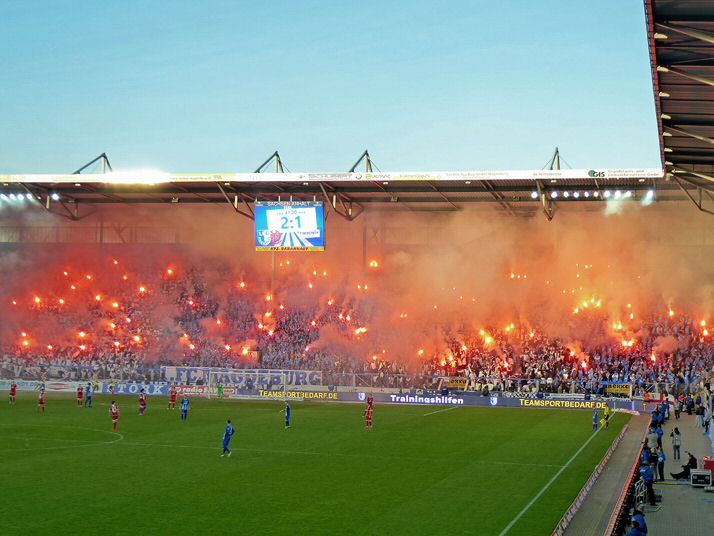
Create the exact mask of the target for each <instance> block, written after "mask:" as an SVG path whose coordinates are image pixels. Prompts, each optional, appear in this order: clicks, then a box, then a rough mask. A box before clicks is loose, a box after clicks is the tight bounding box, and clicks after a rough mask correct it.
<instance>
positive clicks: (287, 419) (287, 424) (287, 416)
mask: <svg viewBox="0 0 714 536" xmlns="http://www.w3.org/2000/svg"><path fill="white" fill-rule="evenodd" d="M283 413H285V429H286V430H287V429H288V428H290V403H289V402H288V401H287V400H286V401H285V409H284V410H283Z"/></svg>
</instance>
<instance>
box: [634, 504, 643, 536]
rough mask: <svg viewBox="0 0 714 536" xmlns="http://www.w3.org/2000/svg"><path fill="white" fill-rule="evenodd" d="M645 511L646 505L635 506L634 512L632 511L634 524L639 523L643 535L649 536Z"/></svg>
mask: <svg viewBox="0 0 714 536" xmlns="http://www.w3.org/2000/svg"><path fill="white" fill-rule="evenodd" d="M644 509H645V505H644V504H638V505H636V506H635V508H634V510H633V511H632V522H633V525H634V523H635V522H636V523H638V525H639V529H640V531H642V534H647V522H646V521H645V514H644V512H643V511H644Z"/></svg>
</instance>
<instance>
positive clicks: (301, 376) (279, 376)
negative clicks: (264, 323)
mask: <svg viewBox="0 0 714 536" xmlns="http://www.w3.org/2000/svg"><path fill="white" fill-rule="evenodd" d="M161 375H162V377H163V378H164V379H165V380H166V381H167V382H169V383H180V384H195V383H196V382H200V383H203V384H208V383H211V384H215V383H217V382H220V383H222V384H223V385H225V386H234V387H238V388H242V387H250V386H253V385H254V386H258V387H262V388H265V387H268V386H271V385H283V384H285V385H289V386H298V385H315V386H317V385H322V372H320V371H317V370H271V369H229V368H215V367H174V366H170V367H161Z"/></svg>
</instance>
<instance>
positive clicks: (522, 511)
mask: <svg viewBox="0 0 714 536" xmlns="http://www.w3.org/2000/svg"><path fill="white" fill-rule="evenodd" d="M600 430H602V428H598V429H597V430H596V431H595V433H594V434H592V435H591V436H590V437H589V438H588V439H587V440H586V441H585V443H583V444H582V445H581V446H580V448H579V449H578V450H577V451H576V452H575V454H573V455H572V456H571V457H570V459H569V460H568V461H567V462H565V465H563V466H562V467H561V468H560V469H558V471H557V472H556V473H555V474H554V475H553V477H552V478H551V479H550V480H548V482H546V484H545V486H543V487H542V488H541V490H540V491H539V492H538V493H536V494H535V496H534V497H533V498H532V499H531V500H530V501H529V502H528V504H526V505H525V506H524V507H523V510H521V511H520V512H518V514H517V515H516V517H514V518H513V519H511V522H510V523H509V524H508V525H506V528H504V529H503V530H502V531H501V532H499V534H498V536H504V535H505V534H507V533H508V531H509V530H511V529H512V528H513V525H515V524H516V523H517V522H518V520H519V519H520V518H521V517H523V514H525V513H526V512H527V511H528V510H530V508H531V506H533V505H534V504H535V503H536V501H537V500H538V499H540V498H541V496H542V495H543V494H544V493H545V492H546V491H547V490H548V488H549V487H550V486H551V485H552V484H553V482H555V481H556V480H558V477H559V476H560V475H562V474H563V471H565V470H566V469H567V468H568V467H569V466H570V464H571V463H573V460H575V458H577V457H578V455H579V454H580V453H581V452H582V451H583V450H585V447H587V446H588V445H589V444H590V442H591V441H592V440H593V439H595V436H596V435H597V434H598V432H600Z"/></svg>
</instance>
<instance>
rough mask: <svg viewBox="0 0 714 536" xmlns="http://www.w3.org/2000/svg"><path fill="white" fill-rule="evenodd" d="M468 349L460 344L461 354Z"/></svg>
mask: <svg viewBox="0 0 714 536" xmlns="http://www.w3.org/2000/svg"><path fill="white" fill-rule="evenodd" d="M468 349H469V348H468V346H466V345H465V344H462V345H461V351H462V352H465V351H466V350H468Z"/></svg>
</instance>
